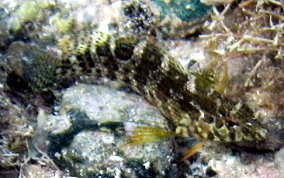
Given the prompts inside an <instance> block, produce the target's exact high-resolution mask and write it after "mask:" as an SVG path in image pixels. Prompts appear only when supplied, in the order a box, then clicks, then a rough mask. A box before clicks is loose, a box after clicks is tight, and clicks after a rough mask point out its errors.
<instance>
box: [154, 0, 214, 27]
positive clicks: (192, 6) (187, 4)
mask: <svg viewBox="0 0 284 178" xmlns="http://www.w3.org/2000/svg"><path fill="white" fill-rule="evenodd" d="M152 1H153V2H154V3H155V4H156V5H157V6H158V7H159V9H160V11H161V17H162V18H165V17H166V16H171V15H173V14H175V15H176V16H177V17H179V18H180V19H181V20H182V21H185V22H191V21H193V20H196V19H197V18H201V17H203V16H205V15H206V14H207V13H208V11H209V10H211V7H210V6H208V5H205V4H203V3H201V2H200V0H152Z"/></svg>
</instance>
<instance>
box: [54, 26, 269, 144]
mask: <svg viewBox="0 0 284 178" xmlns="http://www.w3.org/2000/svg"><path fill="white" fill-rule="evenodd" d="M59 47H60V48H61V50H62V60H61V64H60V67H58V68H57V69H56V73H57V75H58V76H60V77H63V78H64V76H65V77H70V76H79V75H82V74H83V75H92V76H99V77H100V76H102V77H107V78H110V79H112V80H119V81H122V82H123V83H124V84H125V85H126V86H128V87H129V88H131V89H132V90H134V91H135V92H137V93H139V94H140V95H141V96H143V97H144V98H146V99H147V100H148V101H149V102H150V103H152V104H153V105H155V106H157V107H158V108H159V110H160V111H161V113H162V114H163V115H164V116H165V117H166V118H167V119H168V120H169V121H170V122H172V123H173V124H174V127H175V132H176V134H179V135H182V136H185V137H194V138H198V139H206V140H213V141H223V142H241V141H254V140H263V139H265V138H266V136H267V131H266V129H264V128H263V127H262V126H261V125H260V124H259V123H258V122H257V120H256V118H254V113H253V111H252V110H251V109H250V108H249V107H248V106H247V105H245V104H242V103H240V102H233V101H231V100H229V99H227V98H225V97H223V96H222V95H221V94H219V93H217V92H214V93H211V94H207V95H205V94H204V93H199V92H193V91H191V90H190V88H189V86H188V82H189V79H188V74H187V73H186V72H185V71H184V69H183V68H182V67H181V65H180V64H179V63H178V62H177V61H176V60H175V59H174V58H172V57H171V56H169V55H167V53H166V52H165V51H163V50H162V49H161V48H159V47H158V46H157V45H156V44H155V42H151V40H149V39H148V40H147V39H143V38H139V37H136V36H121V37H116V38H113V37H112V36H111V35H110V34H107V33H103V32H100V31H97V30H95V31H94V32H92V33H88V32H81V33H79V34H77V35H76V36H75V35H74V36H65V37H64V38H63V39H61V40H60V41H59Z"/></svg>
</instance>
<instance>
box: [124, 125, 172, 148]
mask: <svg viewBox="0 0 284 178" xmlns="http://www.w3.org/2000/svg"><path fill="white" fill-rule="evenodd" d="M173 135H174V134H173V133H171V132H168V131H165V130H163V129H161V128H156V127H150V126H144V127H136V128H135V129H134V131H133V135H132V136H130V137H128V142H127V143H128V144H130V145H143V144H146V143H150V142H156V141H160V140H162V139H166V138H169V137H170V136H173Z"/></svg>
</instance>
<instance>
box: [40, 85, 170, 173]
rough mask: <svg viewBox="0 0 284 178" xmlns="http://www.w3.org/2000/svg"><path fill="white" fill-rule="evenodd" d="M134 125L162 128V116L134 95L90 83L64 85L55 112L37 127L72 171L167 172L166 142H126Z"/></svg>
mask: <svg viewBox="0 0 284 178" xmlns="http://www.w3.org/2000/svg"><path fill="white" fill-rule="evenodd" d="M59 126H60V127H59ZM137 126H153V127H159V128H163V129H167V124H166V121H165V118H163V117H162V116H161V115H160V114H159V112H158V111H157V110H156V109H155V108H154V107H152V106H150V105H149V104H147V103H146V102H145V101H144V100H143V99H142V98H140V97H138V96H137V95H135V94H129V93H126V92H125V91H117V90H113V89H110V88H109V87H107V86H91V85H76V86H74V87H71V88H69V89H67V90H66V91H65V92H64V94H63V99H62V103H61V105H60V108H59V115H58V116H53V115H49V116H48V117H47V118H45V119H44V120H42V119H41V121H40V128H42V129H44V130H45V132H49V133H50V135H49V142H50V144H49V145H48V147H49V148H48V151H49V154H50V156H51V157H52V158H54V159H55V160H56V163H57V164H58V165H59V166H61V167H62V168H67V169H68V170H69V171H70V173H71V175H74V176H79V177H86V176H91V177H92V176H93V177H96V176H109V177H113V176H118V177H121V176H122V177H123V176H126V177H141V176H142V177H143V176H146V177H149V176H150V177H156V176H158V177H159V176H165V175H166V174H169V171H172V170H171V169H173V167H174V166H173V165H175V164H172V162H173V152H172V147H171V144H170V142H169V141H164V142H160V143H149V144H147V145H144V146H142V145H137V146H131V145H129V144H127V143H128V141H127V136H129V135H130V134H131V131H133V129H134V128H135V127H137ZM64 128H65V129H64Z"/></svg>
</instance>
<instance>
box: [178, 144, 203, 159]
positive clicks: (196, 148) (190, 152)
mask: <svg viewBox="0 0 284 178" xmlns="http://www.w3.org/2000/svg"><path fill="white" fill-rule="evenodd" d="M205 142H206V140H202V141H201V142H199V143H197V144H196V145H194V146H193V147H191V148H189V149H187V150H186V151H185V156H184V157H183V158H182V160H181V161H185V160H186V159H188V158H190V157H191V156H192V155H194V154H195V153H197V152H198V151H199V150H200V149H201V148H202V146H203V145H204V144H205Z"/></svg>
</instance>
